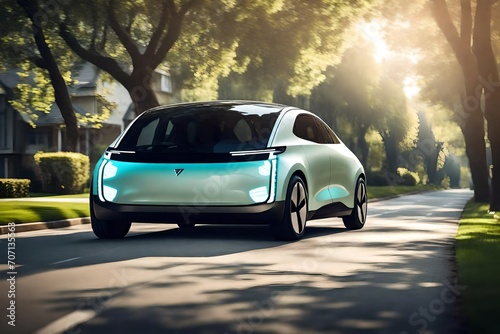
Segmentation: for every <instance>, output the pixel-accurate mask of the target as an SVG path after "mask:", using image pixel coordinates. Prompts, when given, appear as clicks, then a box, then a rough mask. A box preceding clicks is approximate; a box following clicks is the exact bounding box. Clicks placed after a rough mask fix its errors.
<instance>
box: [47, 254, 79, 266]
mask: <svg viewBox="0 0 500 334" xmlns="http://www.w3.org/2000/svg"><path fill="white" fill-rule="evenodd" d="M81 258H82V257H81V256H79V257H72V258H71V259H66V260H61V261H56V262H52V263H49V266H51V265H55V264H60V263H65V262H70V261H74V260H78V259H81Z"/></svg>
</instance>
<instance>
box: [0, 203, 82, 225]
mask: <svg viewBox="0 0 500 334" xmlns="http://www.w3.org/2000/svg"><path fill="white" fill-rule="evenodd" d="M89 214H90V212H89V205H88V203H62V202H30V201H29V200H26V201H6V202H0V225H5V224H7V223H10V222H15V223H31V222H39V221H52V220H60V219H67V218H78V217H88V216H89Z"/></svg>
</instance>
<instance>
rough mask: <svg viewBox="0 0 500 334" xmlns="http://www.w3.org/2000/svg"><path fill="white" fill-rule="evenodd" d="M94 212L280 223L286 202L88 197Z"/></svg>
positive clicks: (166, 219)
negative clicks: (140, 201)
mask: <svg viewBox="0 0 500 334" xmlns="http://www.w3.org/2000/svg"><path fill="white" fill-rule="evenodd" d="M91 201H92V207H91V209H92V210H93V212H94V215H95V217H96V218H97V219H100V220H123V221H132V222H148V223H174V224H186V225H188V224H193V223H206V224H271V223H275V222H279V221H280V220H281V219H282V217H283V213H284V210H285V202H284V201H278V202H274V203H264V204H255V205H246V206H203V205H196V206H185V205H179V206H176V205H168V206H163V205H124V204H116V203H111V202H102V201H101V200H100V199H99V197H98V196H96V195H92V196H91Z"/></svg>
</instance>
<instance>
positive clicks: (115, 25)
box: [108, 1, 141, 64]
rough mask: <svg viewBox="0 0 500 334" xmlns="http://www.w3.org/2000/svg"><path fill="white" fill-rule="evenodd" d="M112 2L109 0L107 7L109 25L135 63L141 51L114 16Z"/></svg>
mask: <svg viewBox="0 0 500 334" xmlns="http://www.w3.org/2000/svg"><path fill="white" fill-rule="evenodd" d="M114 4H115V2H114V1H111V2H110V4H109V7H108V19H109V25H110V26H111V29H113V31H114V32H115V34H116V36H118V39H119V40H120V42H121V43H122V45H123V46H124V47H125V49H126V50H127V52H128V54H129V55H130V58H132V62H133V63H134V64H135V63H137V62H138V61H139V58H140V56H141V53H140V52H139V48H138V47H137V45H136V44H135V42H134V40H133V39H132V37H131V36H130V34H129V33H128V32H127V31H126V30H125V29H124V28H123V27H122V25H121V24H120V22H118V18H117V17H116V13H115V11H114Z"/></svg>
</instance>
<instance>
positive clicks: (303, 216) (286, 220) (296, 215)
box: [271, 175, 308, 241]
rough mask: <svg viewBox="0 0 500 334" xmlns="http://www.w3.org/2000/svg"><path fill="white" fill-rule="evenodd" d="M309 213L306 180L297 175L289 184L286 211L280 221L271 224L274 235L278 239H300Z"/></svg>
mask: <svg viewBox="0 0 500 334" xmlns="http://www.w3.org/2000/svg"><path fill="white" fill-rule="evenodd" d="M307 213H308V194H307V188H306V186H305V183H304V181H302V179H301V178H300V177H298V176H296V175H294V176H293V177H292V178H291V179H290V183H289V184H288V188H287V192H286V199H285V212H284V213H283V217H282V219H281V221H280V222H279V223H274V224H271V229H272V232H273V235H274V237H275V238H276V239H278V240H288V241H293V240H299V239H300V238H302V236H303V235H304V231H305V229H306V222H307Z"/></svg>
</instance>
